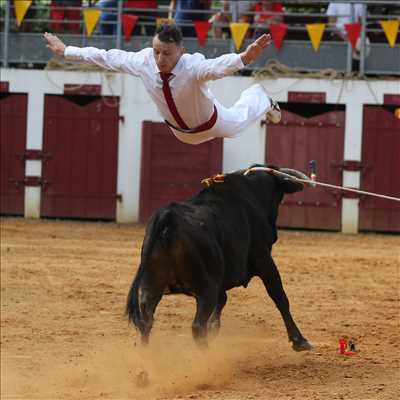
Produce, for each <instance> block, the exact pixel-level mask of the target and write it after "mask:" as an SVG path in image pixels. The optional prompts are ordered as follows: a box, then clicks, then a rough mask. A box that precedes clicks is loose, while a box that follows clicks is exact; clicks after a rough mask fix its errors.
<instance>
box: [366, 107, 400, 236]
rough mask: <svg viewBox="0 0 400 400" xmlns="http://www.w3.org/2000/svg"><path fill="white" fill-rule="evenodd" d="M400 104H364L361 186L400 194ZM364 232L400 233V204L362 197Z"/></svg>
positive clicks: (368, 189)
mask: <svg viewBox="0 0 400 400" xmlns="http://www.w3.org/2000/svg"><path fill="white" fill-rule="evenodd" d="M396 107H397V108H398V107H399V106H392V107H391V106H364V118H363V146H362V165H363V167H364V169H363V172H362V175H361V189H362V190H366V191H369V192H376V193H382V194H387V195H389V196H394V197H400V178H399V171H400V119H399V118H396V116H395V115H394V110H395V108H396ZM359 229H360V230H361V231H384V232H400V204H399V203H398V202H395V201H390V200H384V199H379V198H376V197H362V198H361V199H360V218H359Z"/></svg>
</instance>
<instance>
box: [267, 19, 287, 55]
mask: <svg viewBox="0 0 400 400" xmlns="http://www.w3.org/2000/svg"><path fill="white" fill-rule="evenodd" d="M287 30H288V26H287V25H286V24H271V25H270V26H269V31H270V32H271V36H272V40H273V41H274V45H275V47H276V48H277V50H279V49H280V48H281V47H282V43H283V39H285V36H286V33H287Z"/></svg>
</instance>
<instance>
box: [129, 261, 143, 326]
mask: <svg viewBox="0 0 400 400" xmlns="http://www.w3.org/2000/svg"><path fill="white" fill-rule="evenodd" d="M140 271H141V266H140V267H139V271H138V273H137V275H136V277H135V279H134V281H133V282H132V285H131V288H130V289H129V293H128V298H127V301H126V309H125V314H126V315H127V317H128V320H129V322H131V323H132V324H133V325H135V327H136V328H137V329H139V330H140V332H142V331H143V330H144V323H143V320H142V316H141V312H140V306H139V287H140V281H141V273H140Z"/></svg>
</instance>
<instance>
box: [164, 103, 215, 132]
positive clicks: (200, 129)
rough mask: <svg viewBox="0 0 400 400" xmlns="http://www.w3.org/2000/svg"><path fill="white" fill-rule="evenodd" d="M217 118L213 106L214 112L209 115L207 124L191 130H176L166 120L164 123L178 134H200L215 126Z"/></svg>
mask: <svg viewBox="0 0 400 400" xmlns="http://www.w3.org/2000/svg"><path fill="white" fill-rule="evenodd" d="M217 118H218V113H217V107H215V105H214V112H213V114H212V115H211V118H210V119H209V120H208V121H207V122H205V123H204V124H201V125H199V126H197V127H196V128H192V129H182V128H177V127H176V126H174V125H172V124H171V123H169V122H168V121H167V120H165V123H166V124H167V125H168V126H169V127H170V128H173V129H175V130H177V131H179V132H182V133H200V132H204V131H207V130H209V129H211V128H212V127H213V126H214V125H215V123H216V122H217Z"/></svg>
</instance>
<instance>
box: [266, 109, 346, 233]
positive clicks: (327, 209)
mask: <svg viewBox="0 0 400 400" xmlns="http://www.w3.org/2000/svg"><path fill="white" fill-rule="evenodd" d="M281 108H282V121H281V122H280V123H279V124H277V125H272V124H269V125H268V128H267V140H266V152H265V154H266V163H270V164H274V165H278V166H282V167H288V168H294V169H297V170H299V171H303V172H305V173H306V174H309V162H310V160H315V161H316V162H317V169H318V180H320V181H322V182H329V183H331V184H334V185H342V169H341V160H343V148H344V123H345V112H344V108H343V107H342V106H337V105H330V104H302V103H299V104H293V103H287V104H281ZM341 205H342V201H341V196H340V193H338V192H337V193H336V192H334V191H332V190H326V189H322V188H320V187H319V188H306V189H305V190H304V191H303V192H300V193H296V194H293V195H288V196H286V197H285V198H284V199H283V202H282V206H281V207H280V210H279V218H278V225H279V226H280V227H287V228H307V229H326V230H340V229H341V213H342V211H341V208H342V207H341Z"/></svg>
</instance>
